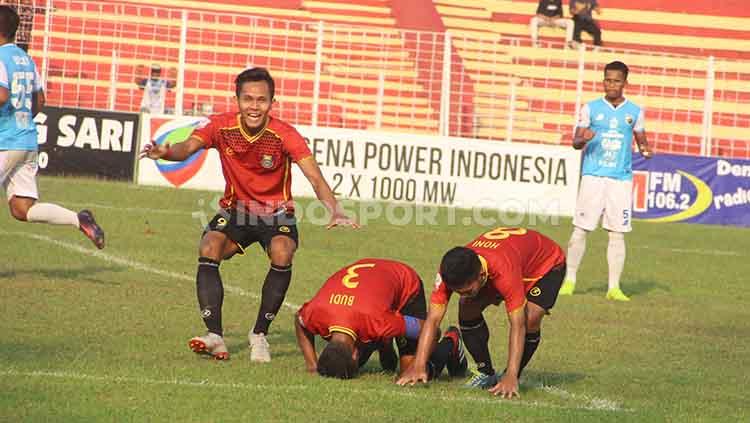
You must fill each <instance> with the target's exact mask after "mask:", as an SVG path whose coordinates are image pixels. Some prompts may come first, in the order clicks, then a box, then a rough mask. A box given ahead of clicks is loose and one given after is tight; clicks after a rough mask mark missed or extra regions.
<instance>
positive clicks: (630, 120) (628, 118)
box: [625, 115, 633, 125]
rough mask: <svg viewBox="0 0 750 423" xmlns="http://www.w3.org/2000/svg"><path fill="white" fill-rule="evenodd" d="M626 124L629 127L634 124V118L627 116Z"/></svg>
mask: <svg viewBox="0 0 750 423" xmlns="http://www.w3.org/2000/svg"><path fill="white" fill-rule="evenodd" d="M625 122H627V123H628V125H632V124H633V116H630V115H625Z"/></svg>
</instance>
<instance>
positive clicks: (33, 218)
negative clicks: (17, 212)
mask: <svg viewBox="0 0 750 423" xmlns="http://www.w3.org/2000/svg"><path fill="white" fill-rule="evenodd" d="M26 220H28V221H29V222H37V223H49V224H51V225H71V226H75V227H76V228H77V227H78V213H76V212H74V211H71V210H68V209H66V208H64V207H60V206H58V205H57V204H51V203H34V205H33V206H31V207H29V211H28V212H27V213H26Z"/></svg>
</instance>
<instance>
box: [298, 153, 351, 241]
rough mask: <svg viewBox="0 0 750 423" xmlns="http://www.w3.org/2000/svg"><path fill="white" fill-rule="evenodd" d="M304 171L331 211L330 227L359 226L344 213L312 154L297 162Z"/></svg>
mask: <svg viewBox="0 0 750 423" xmlns="http://www.w3.org/2000/svg"><path fill="white" fill-rule="evenodd" d="M297 165H298V166H299V168H300V170H301V171H302V173H303V174H304V175H305V177H306V178H307V180H308V181H310V185H312V187H313V190H314V191H315V195H316V196H317V197H318V200H320V201H321V202H322V203H323V204H324V205H325V206H326V208H327V209H328V211H329V212H330V213H331V220H330V221H329V222H328V226H327V227H328V229H330V228H332V227H334V226H351V227H352V228H354V229H357V228H359V224H358V223H357V222H356V221H355V220H354V219H350V218H349V217H347V216H346V214H344V210H343V209H342V208H341V205H340V204H339V202H338V201H337V200H336V197H335V196H334V195H333V191H332V190H331V187H330V186H329V185H328V182H326V180H325V178H323V173H322V172H321V171H320V167H319V166H318V162H316V161H315V159H314V158H313V157H312V156H310V157H307V158H305V159H302V160H300V161H299V162H297Z"/></svg>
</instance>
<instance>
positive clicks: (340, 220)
mask: <svg viewBox="0 0 750 423" xmlns="http://www.w3.org/2000/svg"><path fill="white" fill-rule="evenodd" d="M334 226H351V227H352V228H354V229H359V223H357V222H356V221H354V219H350V218H349V217H347V216H346V215H344V214H341V213H335V214H334V215H333V216H331V220H330V221H329V222H328V225H327V226H326V229H331V228H333V227H334Z"/></svg>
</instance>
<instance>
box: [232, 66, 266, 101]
mask: <svg viewBox="0 0 750 423" xmlns="http://www.w3.org/2000/svg"><path fill="white" fill-rule="evenodd" d="M251 81H266V83H268V91H269V93H270V94H271V100H273V96H274V92H275V91H276V84H275V83H274V82H273V78H271V74H270V73H268V69H266V68H252V69H245V70H244V71H242V72H240V74H239V75H237V78H236V79H235V80H234V85H235V92H236V94H237V97H239V96H240V92H241V91H242V84H244V83H245V82H251Z"/></svg>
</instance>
